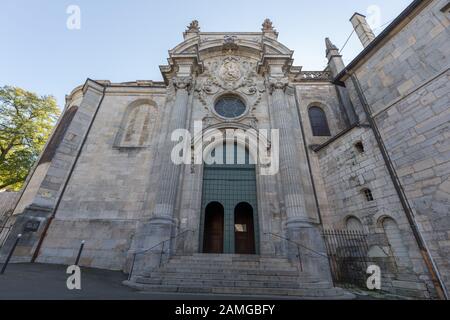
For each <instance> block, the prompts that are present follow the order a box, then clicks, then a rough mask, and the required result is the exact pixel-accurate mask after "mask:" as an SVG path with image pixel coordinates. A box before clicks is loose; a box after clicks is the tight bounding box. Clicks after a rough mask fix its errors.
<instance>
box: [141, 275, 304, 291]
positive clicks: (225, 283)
mask: <svg viewBox="0 0 450 320" xmlns="http://www.w3.org/2000/svg"><path fill="white" fill-rule="evenodd" d="M136 282H137V283H143V284H155V285H167V286H172V285H177V286H183V287H186V286H187V287H191V286H200V287H255V288H294V289H295V288H299V285H298V283H296V282H290V281H267V282H265V281H246V280H224V279H222V280H217V279H214V280H206V279H201V280H198V279H189V278H187V279H181V278H175V279H165V278H137V279H136Z"/></svg>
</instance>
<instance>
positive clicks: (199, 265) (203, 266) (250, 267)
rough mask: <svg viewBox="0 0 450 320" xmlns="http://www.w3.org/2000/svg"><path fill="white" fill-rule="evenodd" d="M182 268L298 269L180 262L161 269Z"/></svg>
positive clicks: (172, 262)
mask: <svg viewBox="0 0 450 320" xmlns="http://www.w3.org/2000/svg"><path fill="white" fill-rule="evenodd" d="M166 266H170V267H182V268H197V267H201V268H211V269H224V268H227V269H228V268H230V269H242V270H244V269H245V270H247V269H248V270H255V269H256V270H285V271H297V270H298V268H295V267H292V266H289V265H265V264H256V265H248V264H240V263H215V262H210V263H206V262H205V263H192V262H189V263H187V262H181V261H170V262H168V263H167V264H165V265H164V266H163V267H166Z"/></svg>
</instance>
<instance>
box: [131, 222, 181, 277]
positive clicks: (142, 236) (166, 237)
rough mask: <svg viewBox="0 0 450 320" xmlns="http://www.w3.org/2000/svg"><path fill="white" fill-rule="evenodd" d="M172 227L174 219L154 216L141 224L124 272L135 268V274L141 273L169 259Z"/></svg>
mask: <svg viewBox="0 0 450 320" xmlns="http://www.w3.org/2000/svg"><path fill="white" fill-rule="evenodd" d="M172 228H173V221H172V220H171V219H168V218H153V219H151V220H150V221H148V222H145V223H143V224H142V225H141V226H139V227H138V229H137V230H136V234H135V237H134V239H133V242H132V245H131V249H130V250H129V251H128V253H127V261H126V264H125V266H124V272H126V273H129V272H130V270H131V268H133V275H139V274H140V273H142V272H145V271H149V270H151V269H153V268H157V267H158V266H159V265H160V263H163V262H164V261H165V260H167V258H168V257H169V255H170V249H171V245H172V244H171V236H172ZM133 260H134V262H133Z"/></svg>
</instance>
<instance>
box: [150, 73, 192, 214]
mask: <svg viewBox="0 0 450 320" xmlns="http://www.w3.org/2000/svg"><path fill="white" fill-rule="evenodd" d="M191 82H192V78H191V77H176V78H174V79H173V80H172V84H173V86H174V87H175V90H176V91H175V92H176V93H175V103H174V106H173V110H172V112H171V115H170V121H169V127H168V131H167V132H168V134H167V137H166V145H167V146H171V145H174V142H172V141H171V140H170V135H171V134H172V132H173V131H174V130H177V129H184V128H186V117H187V110H188V107H187V104H188V98H189V89H190V86H191ZM170 154H171V148H170V147H168V148H166V149H165V150H164V155H163V156H164V159H165V160H163V166H162V172H164V174H163V175H162V176H161V181H160V188H159V190H158V193H157V196H156V205H155V209H154V211H153V215H152V218H151V219H152V220H153V219H166V220H169V221H170V220H172V219H173V210H174V206H175V201H176V196H177V189H178V178H179V176H180V172H181V169H182V166H180V165H175V164H174V163H173V162H172V161H171V160H170Z"/></svg>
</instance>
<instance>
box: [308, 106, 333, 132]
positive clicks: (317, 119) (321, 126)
mask: <svg viewBox="0 0 450 320" xmlns="http://www.w3.org/2000/svg"><path fill="white" fill-rule="evenodd" d="M308 115H309V121H310V122H311V129H312V132H313V135H314V136H315V137H330V136H331V132H330V128H329V127H328V121H327V116H326V115H325V112H324V111H323V110H322V109H321V108H319V107H311V108H309V111H308Z"/></svg>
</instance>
